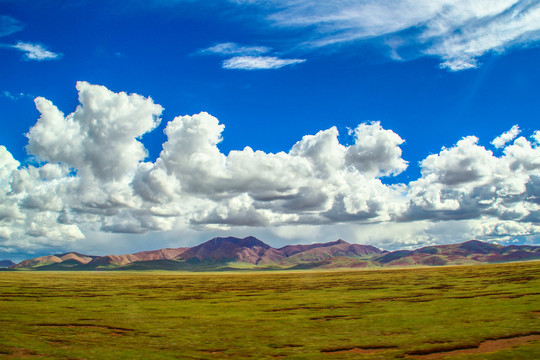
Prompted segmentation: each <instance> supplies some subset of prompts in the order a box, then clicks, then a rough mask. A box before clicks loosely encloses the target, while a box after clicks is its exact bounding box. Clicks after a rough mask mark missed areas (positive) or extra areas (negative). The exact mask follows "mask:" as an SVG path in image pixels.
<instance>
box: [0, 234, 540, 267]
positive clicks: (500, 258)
mask: <svg viewBox="0 0 540 360" xmlns="http://www.w3.org/2000/svg"><path fill="white" fill-rule="evenodd" d="M534 259H540V246H529V245H510V246H502V245H497V244H491V243H486V242H481V241H477V240H471V241H467V242H464V243H460V244H450V245H436V246H427V247H423V248H420V249H417V250H398V251H392V252H389V251H386V250H381V249H378V248H376V247H374V246H371V245H358V244H350V243H348V242H346V241H343V240H341V239H340V240H337V241H333V242H328V243H316V244H309V245H287V246H285V247H282V248H278V249H276V248H273V247H271V246H270V245H268V244H265V243H264V242H262V241H261V240H259V239H257V238H255V237H252V236H249V237H246V238H243V239H239V238H235V237H217V238H214V239H211V240H209V241H207V242H205V243H202V244H200V245H197V246H194V247H191V248H189V247H179V248H167V249H159V250H151V251H141V252H137V253H134V254H126V255H106V256H95V255H84V254H80V253H78V252H69V253H65V254H56V255H48V256H41V257H37V258H34V259H29V260H24V261H22V262H20V263H19V264H13V263H11V262H8V261H9V260H7V261H6V263H5V264H6V265H5V266H9V269H12V270H189V271H219V270H240V269H260V270H277V269H312V268H323V269H324V268H362V267H406V266H441V265H466V264H484V263H500V262H511V261H524V260H534ZM0 263H4V262H0Z"/></svg>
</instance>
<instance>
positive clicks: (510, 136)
mask: <svg viewBox="0 0 540 360" xmlns="http://www.w3.org/2000/svg"><path fill="white" fill-rule="evenodd" d="M520 132H521V130H519V126H517V125H514V126H512V128H511V129H510V130H508V131H507V132H505V133H503V134H501V135H499V136H497V137H496V138H495V139H493V141H492V142H491V144H493V146H495V147H496V148H497V149H500V148H502V147H503V146H504V145H506V144H507V143H508V142H510V141H512V140H514V139H515V138H516V137H517V136H518V135H519V133H520Z"/></svg>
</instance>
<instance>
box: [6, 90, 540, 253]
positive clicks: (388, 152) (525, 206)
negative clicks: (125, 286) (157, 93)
mask: <svg viewBox="0 0 540 360" xmlns="http://www.w3.org/2000/svg"><path fill="white" fill-rule="evenodd" d="M77 90H78V92H79V102H80V105H79V106H77V108H76V109H75V111H74V112H72V113H71V114H69V115H64V114H63V113H62V112H61V111H60V110H59V109H58V108H57V107H56V106H55V105H54V104H53V103H52V102H51V101H49V100H46V99H44V98H37V99H36V100H35V103H36V107H37V108H38V110H39V111H40V113H41V116H40V118H39V119H38V120H37V123H36V124H35V125H34V126H33V127H32V128H31V129H30V131H29V132H28V134H27V137H28V147H27V149H28V152H29V153H30V154H32V155H33V156H34V157H35V159H36V160H37V164H34V165H24V166H22V165H21V163H20V162H19V161H17V160H15V159H14V158H13V156H12V155H11V154H10V153H9V151H8V150H7V149H6V148H5V147H3V146H0V250H1V249H4V251H7V250H6V249H11V250H13V249H28V248H33V247H36V246H37V247H39V246H63V245H65V244H69V243H70V242H74V241H80V240H81V239H83V238H84V236H85V234H87V233H92V234H97V233H100V232H101V233H103V232H111V233H126V234H142V233H146V232H152V231H168V230H172V229H174V231H179V230H182V229H184V230H185V229H189V228H191V229H196V230H212V231H219V230H221V231H223V230H225V229H232V228H234V229H244V230H242V231H247V230H245V229H246V228H248V227H256V228H259V229H263V228H268V229H277V228H280V227H283V228H284V229H289V230H288V231H289V232H291V233H294V231H292V230H290V229H293V228H298V229H302V228H305V227H310V226H317V225H320V226H329V227H330V228H333V229H337V227H341V229H345V228H347V229H349V230H350V231H349V232H348V233H350V234H356V238H359V239H360V238H363V237H362V236H360V234H359V233H358V232H359V231H361V229H362V228H364V227H365V228H366V229H371V230H370V234H372V235H373V234H375V232H376V231H375V230H373V229H375V228H376V226H382V227H385V229H387V231H384V232H380V236H379V237H376V236H375V235H373V236H375V237H371V238H370V239H372V240H373V241H375V240H374V239H378V241H381V242H382V243H384V244H385V246H386V247H388V248H391V247H392V246H391V244H390V242H391V241H394V245H395V246H398V245H399V246H402V245H407V244H408V245H410V246H415V245H423V244H432V243H437V242H441V241H442V242H444V241H449V239H450V238H449V236H450V235H449V234H450V229H459V231H460V234H459V235H455V236H457V237H458V238H460V239H462V238H466V237H467V236H471V237H477V238H495V237H496V238H499V239H510V237H512V236H533V235H535V234H538V226H539V223H540V144H539V141H538V140H539V139H538V132H534V133H533V134H532V136H531V138H530V139H527V138H525V137H523V136H521V137H517V138H515V137H516V136H518V134H517V130H514V131H512V130H511V131H510V132H509V133H512V134H510V135H507V133H505V134H503V135H502V136H501V139H503V140H501V141H503V143H502V145H501V148H502V152H501V153H500V154H501V155H499V156H496V155H494V154H493V153H492V152H491V151H489V150H487V149H486V148H484V147H483V146H480V145H479V144H478V138H476V137H474V136H469V137H466V138H463V139H462V140H460V141H458V142H457V143H456V144H455V145H454V146H452V147H450V148H443V149H442V150H441V151H440V152H439V153H438V154H433V155H430V156H428V157H426V158H425V159H424V160H423V161H421V163H420V166H421V177H420V178H418V179H416V180H414V181H411V182H410V183H409V184H395V185H388V184H385V182H384V179H385V178H386V177H391V176H395V175H398V174H400V173H402V172H403V171H405V169H406V168H407V161H405V160H404V159H403V158H402V157H401V155H402V152H401V149H400V146H401V145H402V144H403V142H404V140H403V139H402V138H401V137H400V136H399V135H398V134H396V133H395V132H393V131H392V130H389V129H385V128H383V126H382V125H381V124H380V123H379V122H370V123H362V124H359V125H358V126H357V127H356V128H355V129H352V130H351V131H350V134H351V135H353V139H354V142H353V143H352V144H350V145H344V144H341V143H340V142H339V139H338V136H339V132H338V130H337V128H335V127H331V128H329V129H326V130H321V131H319V132H317V133H316V134H313V135H305V136H304V137H303V138H302V139H300V140H299V141H298V142H297V143H296V144H294V145H293V146H292V148H291V149H289V150H288V151H282V152H279V153H266V152H263V151H258V150H253V149H251V148H250V147H246V148H244V149H242V150H234V151H231V152H229V153H228V154H224V153H222V152H221V151H220V149H219V147H218V145H219V143H220V142H221V141H222V134H223V131H224V127H225V126H224V125H223V124H221V123H220V122H219V120H218V119H217V118H215V117H214V116H212V115H210V114H208V113H204V112H202V113H199V114H194V115H184V116H178V117H176V118H174V119H173V120H172V121H170V122H169V123H168V124H167V125H166V127H165V135H166V136H167V140H166V141H165V142H164V144H163V149H162V151H161V153H160V154H159V156H158V157H157V159H155V160H152V161H150V160H148V159H146V156H147V151H146V149H145V148H144V145H143V143H142V142H141V140H140V138H141V136H143V135H144V134H145V133H147V132H149V131H152V130H153V129H155V128H156V126H157V125H158V124H159V122H160V119H159V116H160V114H161V112H162V110H163V109H162V107H161V106H160V105H158V104H155V103H154V102H153V100H152V99H151V98H146V97H142V96H140V95H136V94H126V93H123V92H120V93H114V92H112V91H110V90H108V89H106V88H105V87H103V86H98V85H91V84H88V83H85V82H79V83H77ZM515 128H516V129H517V126H516V127H515ZM514 133H515V135H514ZM510 138H511V139H514V138H515V139H514V140H513V142H512V143H510V144H509V141H511V140H506V139H510ZM450 222H451V224H453V225H452V226H450V225H447V224H450ZM358 225H362V226H363V227H358ZM352 229H357V230H354V231H353V230H352ZM391 229H394V230H395V231H397V233H393V234H394V240H392V236H390V235H389V232H391ZM399 229H402V230H403V231H405V229H407V233H400V232H399V231H400V230H399ZM445 234H446V235H445ZM383 235H384V236H383ZM396 244H397V245H396Z"/></svg>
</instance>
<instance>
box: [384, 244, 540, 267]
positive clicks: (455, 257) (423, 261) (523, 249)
mask: <svg viewBox="0 0 540 360" xmlns="http://www.w3.org/2000/svg"><path fill="white" fill-rule="evenodd" d="M534 259H540V247H539V246H527V245H521V246H518V245H510V246H502V245H497V244H490V243H485V242H482V241H478V240H471V241H467V242H464V243H460V244H450V245H437V246H427V247H423V248H420V249H417V250H414V251H408V250H399V251H394V252H391V253H388V254H386V255H384V256H382V257H380V258H378V259H376V260H377V262H379V263H381V264H383V265H385V266H410V265H466V264H482V263H498V262H510V261H522V260H534Z"/></svg>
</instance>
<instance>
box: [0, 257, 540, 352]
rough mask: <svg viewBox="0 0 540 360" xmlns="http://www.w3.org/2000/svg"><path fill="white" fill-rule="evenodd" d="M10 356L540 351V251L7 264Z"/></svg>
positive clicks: (1, 315) (5, 333)
mask: <svg viewBox="0 0 540 360" xmlns="http://www.w3.org/2000/svg"><path fill="white" fill-rule="evenodd" d="M459 349H461V350H459ZM452 351H453V352H452ZM0 358H6V359H9V358H37V359H277V358H285V359H394V358H405V359H443V358H449V359H454V358H456V359H457V358H459V359H540V262H538V261H533V262H524V263H513V264H500V265H482V266H461V267H437V268H411V269H394V270H354V271H353V270H349V271H309V270H308V271H289V272H278V271H276V272H234V273H233V272H229V273H228V272H221V273H180V272H22V271H21V272H3V273H0Z"/></svg>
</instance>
